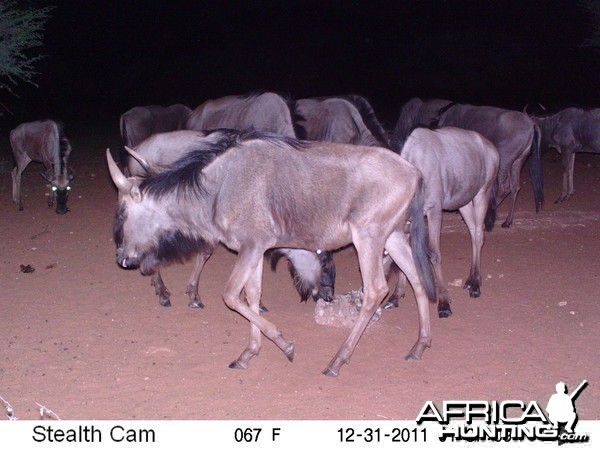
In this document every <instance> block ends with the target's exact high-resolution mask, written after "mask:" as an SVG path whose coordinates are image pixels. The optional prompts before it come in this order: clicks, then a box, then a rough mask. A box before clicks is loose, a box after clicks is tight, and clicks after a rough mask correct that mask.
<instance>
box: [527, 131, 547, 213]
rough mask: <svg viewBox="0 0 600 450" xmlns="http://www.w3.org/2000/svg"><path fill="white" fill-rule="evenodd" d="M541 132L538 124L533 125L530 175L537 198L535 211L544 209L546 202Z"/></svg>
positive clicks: (534, 196)
mask: <svg viewBox="0 0 600 450" xmlns="http://www.w3.org/2000/svg"><path fill="white" fill-rule="evenodd" d="M540 138H541V133H540V129H539V127H538V126H537V125H534V127H533V142H532V143H531V161H530V163H529V175H530V176H531V186H532V187H533V198H534V199H535V211H536V212H538V211H539V210H540V209H542V206H543V204H544V174H543V172H542V149H541V145H540Z"/></svg>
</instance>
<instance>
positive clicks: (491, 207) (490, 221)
mask: <svg viewBox="0 0 600 450" xmlns="http://www.w3.org/2000/svg"><path fill="white" fill-rule="evenodd" d="M497 190H498V182H497V181H494V184H493V185H492V189H490V198H489V203H488V208H487V211H486V213H485V219H484V221H483V223H484V226H485V231H492V229H493V228H494V224H495V223H496V208H497V206H498V205H496V191H497Z"/></svg>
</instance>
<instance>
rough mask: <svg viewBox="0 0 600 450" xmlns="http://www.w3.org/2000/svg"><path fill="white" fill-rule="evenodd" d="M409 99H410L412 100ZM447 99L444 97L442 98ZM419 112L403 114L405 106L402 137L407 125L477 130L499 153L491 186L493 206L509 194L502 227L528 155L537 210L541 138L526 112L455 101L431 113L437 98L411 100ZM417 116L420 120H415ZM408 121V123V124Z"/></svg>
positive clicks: (507, 224) (540, 198) (540, 201)
mask: <svg viewBox="0 0 600 450" xmlns="http://www.w3.org/2000/svg"><path fill="white" fill-rule="evenodd" d="M411 102H412V101H411ZM442 102H446V100H442ZM413 104H414V105H415V106H416V107H417V109H418V108H421V112H420V113H418V114H417V113H415V112H414V111H413V112H412V114H411V115H409V114H405V111H404V109H403V110H402V112H401V114H400V118H399V119H398V122H397V123H396V127H395V129H396V130H399V131H400V132H399V133H398V135H399V136H400V140H401V137H402V136H404V137H406V136H408V135H407V134H405V133H406V130H407V129H410V127H412V128H414V127H416V126H419V125H425V126H432V125H433V126H436V127H448V126H452V127H457V128H463V129H465V130H471V131H476V132H478V133H479V134H481V135H482V136H484V137H485V138H487V139H488V140H489V141H490V142H491V143H492V144H494V146H495V147H496V148H497V149H498V153H499V154H500V168H499V169H498V176H497V178H496V184H495V186H494V189H495V190H496V192H495V198H496V207H497V206H499V205H500V203H501V202H502V201H503V200H504V199H505V198H506V197H507V196H508V194H511V206H510V210H509V213H508V216H507V218H506V220H505V221H504V223H503V224H502V227H503V228H508V227H510V226H511V225H512V222H513V218H514V213H515V205H516V202H517V195H518V194H519V191H520V189H521V186H520V181H519V179H520V175H521V169H522V167H523V165H524V164H525V161H526V160H527V157H528V156H529V155H530V154H531V155H532V158H531V163H530V166H529V172H530V174H531V181H532V188H533V193H534V199H535V208H536V211H538V210H539V209H540V208H541V207H542V205H543V202H544V193H543V174H542V163H541V149H540V138H541V136H540V135H541V133H540V130H539V127H538V125H537V124H536V123H535V122H534V121H533V120H532V119H531V118H530V117H529V116H527V115H526V114H524V113H522V112H519V111H511V110H507V109H502V108H496V107H492V106H473V105H463V104H457V103H448V104H446V105H445V106H444V107H442V109H441V110H438V111H435V112H433V111H432V110H433V109H434V107H437V106H439V104H440V100H426V101H422V102H421V104H420V105H419V104H418V103H417V102H414V103H413ZM431 105H433V107H432V106H431ZM415 117H418V118H419V120H421V122H414V121H413V120H414V118H415ZM407 124H410V125H407Z"/></svg>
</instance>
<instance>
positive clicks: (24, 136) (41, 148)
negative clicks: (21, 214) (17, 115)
mask: <svg viewBox="0 0 600 450" xmlns="http://www.w3.org/2000/svg"><path fill="white" fill-rule="evenodd" d="M10 145H11V147H12V151H13V156H14V158H15V163H16V165H15V167H14V169H13V170H12V172H11V175H12V182H13V201H14V202H15V205H16V206H17V209H18V210H19V211H22V210H23V202H22V201H21V174H22V173H23V171H24V170H25V168H26V167H27V166H28V165H29V163H30V162H31V161H35V162H39V163H42V164H43V165H44V168H45V169H46V171H45V172H41V175H42V176H43V177H44V178H45V179H46V180H47V181H48V182H49V183H50V184H51V186H52V187H51V188H52V192H51V194H50V197H49V198H48V206H49V207H52V205H53V204H54V202H55V201H56V213H57V214H66V213H67V211H69V208H68V207H67V199H68V192H69V190H70V189H71V186H69V183H70V182H71V181H72V180H73V178H75V174H74V173H73V171H72V170H71V169H69V168H68V166H67V163H68V159H69V155H70V154H71V144H70V143H69V140H68V139H67V137H66V136H65V134H64V131H63V127H62V125H61V124H59V123H57V122H55V121H53V120H41V121H35V122H26V123H22V124H21V125H19V126H18V127H17V128H15V129H14V130H12V131H11V132H10Z"/></svg>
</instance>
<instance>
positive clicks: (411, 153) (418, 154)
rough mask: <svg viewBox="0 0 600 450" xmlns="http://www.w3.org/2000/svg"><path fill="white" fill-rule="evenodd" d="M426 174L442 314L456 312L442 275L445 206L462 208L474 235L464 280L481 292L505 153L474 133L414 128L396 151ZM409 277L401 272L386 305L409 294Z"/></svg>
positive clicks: (427, 211)
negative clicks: (496, 184) (483, 251)
mask: <svg viewBox="0 0 600 450" xmlns="http://www.w3.org/2000/svg"><path fill="white" fill-rule="evenodd" d="M394 150H396V151H398V152H399V153H400V155H401V156H402V157H403V158H405V159H406V160H407V161H409V162H410V163H412V164H413V165H414V166H415V167H416V168H417V169H419V170H420V171H421V173H422V174H423V179H424V182H425V206H424V211H425V215H426V217H427V224H428V229H429V242H430V246H431V260H432V263H433V267H434V271H435V275H436V286H437V292H436V296H437V300H438V314H439V316H440V317H448V316H450V315H452V310H451V309H450V304H449V298H448V290H447V289H446V283H445V282H444V277H443V275H442V255H441V252H440V234H441V227H442V210H449V211H454V210H458V211H459V212H460V214H461V215H462V217H463V219H464V221H465V223H466V225H467V227H468V229H469V233H470V235H471V247H472V260H471V272H470V274H469V278H468V279H467V281H466V282H465V284H464V288H465V289H469V293H470V295H471V297H479V295H480V294H481V291H480V286H481V274H480V265H481V259H480V257H481V248H482V246H483V241H484V222H485V225H486V228H487V229H488V230H489V229H490V228H491V226H493V224H494V220H495V218H496V210H495V202H494V199H493V198H491V197H492V193H493V190H492V187H493V185H494V181H495V179H496V175H497V173H498V166H499V161H500V157H499V155H498V151H497V150H496V147H494V145H493V144H492V143H491V142H490V141H488V140H487V139H486V138H484V137H483V136H481V135H480V134H479V133H476V132H474V131H468V130H462V129H460V128H454V127H445V128H441V129H438V130H429V129H426V128H417V129H415V130H414V131H413V132H412V133H411V134H410V135H409V137H408V139H407V140H406V142H405V144H404V146H403V147H402V148H401V149H394ZM405 282H406V278H405V277H404V276H403V275H402V274H400V275H399V280H398V284H397V286H396V290H395V291H394V293H393V294H392V296H391V297H390V299H389V300H388V302H387V304H386V306H388V305H390V306H397V302H398V298H399V297H401V296H402V295H404V287H405V286H404V285H405Z"/></svg>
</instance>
